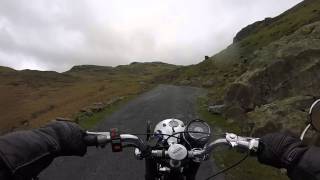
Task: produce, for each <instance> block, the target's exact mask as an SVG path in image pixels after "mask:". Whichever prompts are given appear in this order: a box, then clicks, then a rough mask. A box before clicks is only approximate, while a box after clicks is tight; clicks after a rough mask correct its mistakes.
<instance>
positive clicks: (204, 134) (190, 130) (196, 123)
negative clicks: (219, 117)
mask: <svg viewBox="0 0 320 180" xmlns="http://www.w3.org/2000/svg"><path fill="white" fill-rule="evenodd" d="M210 135H211V129H210V126H209V125H208V124H207V123H206V122H205V121H203V120H200V119H196V120H193V121H191V122H189V123H188V125H187V127H186V130H185V133H184V137H185V140H186V141H188V142H189V143H190V144H191V145H192V146H194V147H199V146H203V145H204V144H205V143H207V142H208V140H209V138H210Z"/></svg>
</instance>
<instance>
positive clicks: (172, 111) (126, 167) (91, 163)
mask: <svg viewBox="0 0 320 180" xmlns="http://www.w3.org/2000/svg"><path fill="white" fill-rule="evenodd" d="M204 93H205V92H204V91H203V90H201V89H199V88H193V87H180V86H171V85H160V86H158V87H156V88H154V89H153V90H151V91H149V92H147V93H144V94H142V95H140V96H139V97H137V98H136V99H134V100H132V101H130V102H129V103H128V104H127V105H125V106H123V107H122V108H121V109H119V110H118V111H116V112H115V113H114V114H113V115H111V116H110V117H108V118H107V119H106V120H105V121H104V122H101V123H100V124H99V125H98V127H97V130H98V131H108V130H109V129H110V128H113V127H117V128H119V129H120V130H121V131H125V132H128V133H130V132H131V133H145V132H146V130H145V127H146V121H147V120H150V121H151V122H152V123H153V125H155V124H156V123H158V122H159V121H161V120H163V119H168V118H177V119H180V120H183V121H184V122H186V121H188V120H191V119H194V118H197V115H196V109H195V107H196V99H197V97H198V96H200V95H203V94H204ZM214 171H216V168H215V167H214V163H213V160H209V161H207V162H204V163H203V164H202V165H201V167H200V170H199V172H198V174H197V179H199V180H203V179H205V177H208V175H211V174H213V173H214ZM143 179H144V161H139V160H136V159H135V157H134V155H133V149H125V150H124V151H123V152H121V153H112V152H111V148H110V147H109V146H107V147H106V148H104V149H97V148H95V147H90V148H89V149H88V153H87V155H86V156H84V157H62V158H57V159H56V160H55V161H54V162H53V163H52V164H51V166H50V167H49V168H47V169H46V170H45V171H43V172H42V173H41V174H40V180H143ZM215 179H219V180H220V179H223V177H221V176H220V177H218V178H215Z"/></svg>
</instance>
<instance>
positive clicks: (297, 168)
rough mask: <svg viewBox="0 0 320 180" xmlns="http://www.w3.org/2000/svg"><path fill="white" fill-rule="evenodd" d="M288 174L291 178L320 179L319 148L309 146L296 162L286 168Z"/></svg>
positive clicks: (295, 179) (299, 179) (294, 179)
mask: <svg viewBox="0 0 320 180" xmlns="http://www.w3.org/2000/svg"><path fill="white" fill-rule="evenodd" d="M288 176H289V177H290V179H292V180H302V179H308V180H320V148H319V147H314V146H313V147H310V148H309V149H308V150H307V151H306V152H305V153H304V154H303V156H302V157H301V158H300V160H299V161H298V163H297V164H296V165H294V166H293V167H292V168H289V169H288Z"/></svg>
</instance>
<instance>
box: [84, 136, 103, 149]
mask: <svg viewBox="0 0 320 180" xmlns="http://www.w3.org/2000/svg"><path fill="white" fill-rule="evenodd" d="M83 140H84V142H85V143H86V145H87V146H98V145H99V143H98V136H97V135H93V134H87V135H86V136H85V137H84V138H83Z"/></svg>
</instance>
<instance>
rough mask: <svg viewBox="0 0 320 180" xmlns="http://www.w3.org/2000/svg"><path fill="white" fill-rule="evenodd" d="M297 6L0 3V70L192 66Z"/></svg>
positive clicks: (96, 0) (115, 0)
mask: <svg viewBox="0 0 320 180" xmlns="http://www.w3.org/2000/svg"><path fill="white" fill-rule="evenodd" d="M300 1H301V0H281V1H279V0H268V1H265V0H223V1H222V0H216V1H212V0H202V1H196V0H175V1H172V0H161V1H149V0H136V1H131V0H123V1H119V0H108V1H103V0H68V1H66V0H51V1H46V0H31V1H25V0H2V1H1V2H0V65H3V66H10V67H13V68H17V69H23V68H30V69H40V70H55V71H65V70H68V69H69V68H70V67H72V66H73V65H79V64H97V65H107V66H110V65H112V66H115V65H119V64H127V63H130V62H131V61H155V60H161V61H164V62H168V63H173V64H183V65H187V64H195V63H198V62H200V61H201V60H203V57H204V56H205V55H213V54H214V53H217V52H219V51H220V50H222V49H223V48H225V47H226V46H227V45H229V44H230V43H231V42H232V38H233V36H234V35H235V33H236V32H237V31H239V30H240V29H241V28H243V27H244V26H246V25H248V24H249V23H252V22H254V21H257V20H261V19H263V18H265V17H269V16H275V15H278V14H280V13H281V12H283V11H284V10H286V9H288V8H290V7H291V6H293V5H295V4H297V3H298V2H300ZM275 4H276V6H275Z"/></svg>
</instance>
